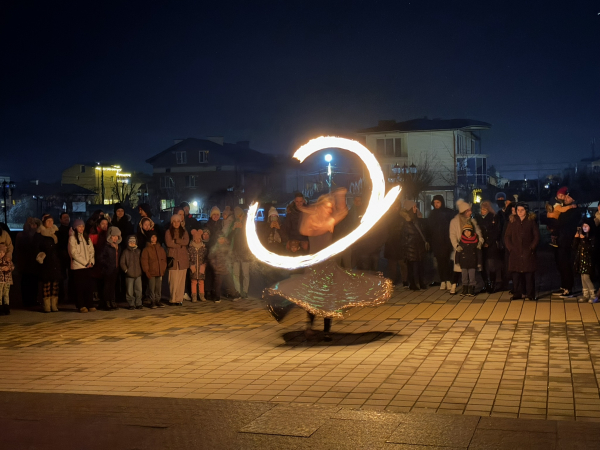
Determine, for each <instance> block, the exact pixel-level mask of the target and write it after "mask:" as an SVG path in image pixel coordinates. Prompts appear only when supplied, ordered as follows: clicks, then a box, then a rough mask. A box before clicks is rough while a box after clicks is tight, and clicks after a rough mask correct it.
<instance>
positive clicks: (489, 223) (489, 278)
mask: <svg viewBox="0 0 600 450" xmlns="http://www.w3.org/2000/svg"><path fill="white" fill-rule="evenodd" d="M477 223H478V224H479V227H480V228H481V234H482V236H483V240H484V242H485V244H483V248H482V262H483V269H482V272H481V273H482V276H483V281H484V287H483V289H482V290H481V292H480V294H481V293H486V292H487V293H490V294H491V293H493V292H495V291H496V290H500V289H502V264H503V259H504V251H503V249H502V245H503V244H502V228H503V222H502V216H501V215H499V214H496V211H495V210H494V206H493V205H492V203H491V202H489V201H485V202H482V203H481V216H480V217H478V220H477Z"/></svg>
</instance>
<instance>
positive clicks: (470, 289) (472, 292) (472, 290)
mask: <svg viewBox="0 0 600 450" xmlns="http://www.w3.org/2000/svg"><path fill="white" fill-rule="evenodd" d="M467 297H475V286H469V287H468V288H467Z"/></svg>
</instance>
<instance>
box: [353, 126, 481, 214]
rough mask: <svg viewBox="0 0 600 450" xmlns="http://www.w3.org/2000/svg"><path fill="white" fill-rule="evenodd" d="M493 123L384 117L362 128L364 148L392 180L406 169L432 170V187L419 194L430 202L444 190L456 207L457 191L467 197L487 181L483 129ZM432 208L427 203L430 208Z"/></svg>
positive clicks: (399, 176)
mask: <svg viewBox="0 0 600 450" xmlns="http://www.w3.org/2000/svg"><path fill="white" fill-rule="evenodd" d="M490 127H491V125H490V124H489V123H486V122H481V121H478V120H471V119H449V120H443V119H428V118H427V117H425V118H422V119H414V120H408V121H406V122H396V121H395V120H380V121H379V124H378V125H377V126H375V127H371V128H365V129H363V130H359V131H358V132H357V134H358V135H359V136H361V137H362V138H363V139H364V141H363V143H364V144H365V145H366V147H367V148H368V149H369V150H371V151H372V152H373V153H374V154H375V155H376V157H377V159H378V160H379V161H380V163H381V166H382V170H383V172H384V174H385V176H387V177H388V181H389V182H390V183H395V182H397V181H398V180H399V179H400V178H401V176H402V175H403V173H405V172H409V173H410V172H411V169H412V171H415V170H417V171H418V170H419V167H423V166H427V167H428V170H430V171H432V172H433V176H434V177H433V178H434V179H433V183H432V185H431V187H430V188H429V189H428V190H427V191H426V192H423V193H422V194H421V198H420V199H419V200H420V201H422V202H423V203H424V204H425V205H426V206H427V207H429V204H430V202H431V198H432V197H433V196H434V195H437V194H441V195H443V196H444V198H445V199H446V203H447V204H448V205H449V206H450V207H452V206H453V204H454V199H455V197H457V196H465V197H466V196H468V195H470V194H471V192H472V191H473V190H474V189H478V188H482V187H485V186H486V185H487V183H488V175H487V155H486V154H485V153H482V151H481V137H480V132H481V130H488V129H489V128H490ZM426 209H428V208H426Z"/></svg>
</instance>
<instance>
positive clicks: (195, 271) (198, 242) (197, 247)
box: [188, 230, 210, 303]
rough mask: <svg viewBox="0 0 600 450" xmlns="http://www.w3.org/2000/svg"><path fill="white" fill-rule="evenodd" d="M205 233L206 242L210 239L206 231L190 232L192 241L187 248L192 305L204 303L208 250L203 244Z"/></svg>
mask: <svg viewBox="0 0 600 450" xmlns="http://www.w3.org/2000/svg"><path fill="white" fill-rule="evenodd" d="M205 233H208V236H206V240H207V241H208V239H209V237H210V232H209V231H208V230H204V231H200V230H192V241H191V242H190V246H189V247H188V255H189V256H190V279H191V282H192V303H195V302H197V301H198V298H199V299H200V301H201V302H205V301H206V298H205V297H204V279H205V274H206V255H207V253H208V249H207V247H206V245H205V244H204V242H203V237H204V235H205Z"/></svg>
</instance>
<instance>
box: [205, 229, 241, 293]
mask: <svg viewBox="0 0 600 450" xmlns="http://www.w3.org/2000/svg"><path fill="white" fill-rule="evenodd" d="M230 259H231V254H230V245H229V241H228V240H227V238H226V237H225V236H223V235H221V236H219V237H218V238H217V242H216V243H215V244H214V245H213V247H212V248H211V249H210V252H209V254H208V260H209V262H210V265H211V266H212V268H213V271H214V301H215V303H221V288H222V286H223V279H224V278H226V277H227V276H228V275H229V266H230ZM236 299H237V298H233V300H236Z"/></svg>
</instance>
